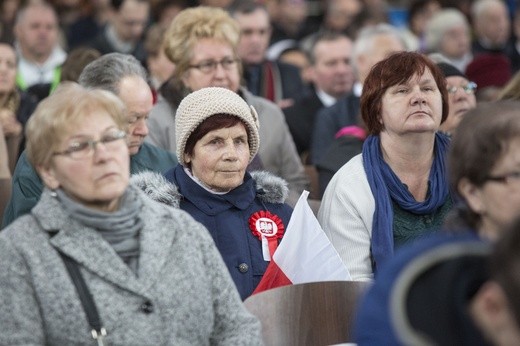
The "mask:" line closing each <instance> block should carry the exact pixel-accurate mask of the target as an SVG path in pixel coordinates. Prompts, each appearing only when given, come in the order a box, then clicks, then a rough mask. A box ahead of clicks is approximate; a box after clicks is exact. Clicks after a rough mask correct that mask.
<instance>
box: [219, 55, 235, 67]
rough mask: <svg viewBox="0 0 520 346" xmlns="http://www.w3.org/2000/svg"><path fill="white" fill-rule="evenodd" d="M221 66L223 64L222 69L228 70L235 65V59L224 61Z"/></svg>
mask: <svg viewBox="0 0 520 346" xmlns="http://www.w3.org/2000/svg"><path fill="white" fill-rule="evenodd" d="M221 64H222V67H224V68H225V69H228V68H230V67H231V66H233V65H234V64H235V59H233V58H225V59H222V62H221Z"/></svg>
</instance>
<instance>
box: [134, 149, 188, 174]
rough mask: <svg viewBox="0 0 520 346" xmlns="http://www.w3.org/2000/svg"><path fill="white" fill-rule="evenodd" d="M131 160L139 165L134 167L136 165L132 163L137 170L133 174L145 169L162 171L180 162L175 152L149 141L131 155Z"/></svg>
mask: <svg viewBox="0 0 520 346" xmlns="http://www.w3.org/2000/svg"><path fill="white" fill-rule="evenodd" d="M130 161H131V162H132V163H134V164H137V166H138V167H135V168H134V165H131V167H133V168H134V169H135V170H136V171H133V172H132V174H134V173H137V172H139V171H143V170H151V171H155V172H160V173H162V172H164V171H166V170H167V169H169V168H171V167H172V166H175V165H176V164H177V162H178V161H177V157H176V156H175V155H174V154H173V153H171V152H169V151H167V150H164V149H162V148H159V147H156V146H155V145H153V144H150V143H147V142H144V143H143V144H142V145H141V148H140V149H139V152H138V153H137V154H135V155H132V156H130Z"/></svg>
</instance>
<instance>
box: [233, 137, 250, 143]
mask: <svg viewBox="0 0 520 346" xmlns="http://www.w3.org/2000/svg"><path fill="white" fill-rule="evenodd" d="M246 143H247V140H246V139H245V138H244V137H238V138H235V144H246Z"/></svg>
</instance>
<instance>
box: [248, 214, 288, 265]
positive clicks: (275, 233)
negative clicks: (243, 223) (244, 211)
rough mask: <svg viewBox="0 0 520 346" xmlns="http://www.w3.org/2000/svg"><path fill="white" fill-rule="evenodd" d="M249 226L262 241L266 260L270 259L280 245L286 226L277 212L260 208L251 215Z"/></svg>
mask: <svg viewBox="0 0 520 346" xmlns="http://www.w3.org/2000/svg"><path fill="white" fill-rule="evenodd" d="M249 228H250V229H251V232H252V233H253V235H254V236H255V237H257V238H258V239H260V240H261V241H262V252H263V255H264V260H265V261H270V260H271V258H272V257H273V255H274V252H275V251H276V248H277V247H278V239H280V238H282V237H283V233H284V230H285V227H284V225H283V222H282V219H280V217H279V216H278V215H276V214H273V213H271V212H269V211H266V210H260V211H257V212H256V213H254V214H253V215H251V216H250V217H249Z"/></svg>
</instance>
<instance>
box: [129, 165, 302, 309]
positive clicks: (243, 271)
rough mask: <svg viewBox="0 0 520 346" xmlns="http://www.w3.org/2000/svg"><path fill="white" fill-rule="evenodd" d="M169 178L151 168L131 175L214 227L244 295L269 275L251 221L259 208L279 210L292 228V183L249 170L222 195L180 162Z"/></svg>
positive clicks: (158, 197) (161, 197) (146, 188)
mask: <svg viewBox="0 0 520 346" xmlns="http://www.w3.org/2000/svg"><path fill="white" fill-rule="evenodd" d="M165 177H166V179H167V181H168V182H169V183H170V184H168V182H166V181H164V179H163V182H161V177H157V176H156V175H152V174H149V173H145V174H139V175H137V176H134V177H132V184H134V185H138V186H140V187H141V188H142V189H143V190H144V191H145V192H147V193H149V194H150V195H151V197H152V198H154V199H156V200H158V201H162V202H163V203H166V204H169V205H172V206H175V207H176V206H179V207H180V208H181V209H183V210H185V211H187V212H188V213H189V214H190V215H191V216H193V218H194V219H195V220H197V221H199V222H200V223H202V224H203V225H204V226H206V228H207V229H208V230H209V233H210V234H211V236H212V237H213V240H214V241H215V244H216V245H217V248H218V250H219V252H220V254H221V255H222V258H223V259H224V262H225V263H226V266H227V268H228V270H229V272H230V273H231V277H232V278H233V281H234V282H235V285H236V286H237V288H238V292H239V293H240V296H241V297H242V299H246V298H247V297H249V296H250V295H251V293H253V291H254V289H255V288H256V286H257V285H258V283H259V282H260V279H261V278H262V276H263V275H264V272H265V270H266V269H267V265H268V264H269V262H267V261H265V260H264V258H263V254H262V243H261V241H260V239H258V238H257V237H255V236H254V235H253V234H252V232H251V229H250V227H249V220H250V218H251V216H252V215H253V214H254V213H256V212H257V211H261V210H264V211H269V212H271V213H272V214H275V215H277V216H278V217H279V218H280V219H281V221H282V223H283V226H284V228H287V225H288V224H289V219H290V217H291V213H292V208H291V207H289V206H288V205H287V204H284V203H283V201H284V200H285V198H286V197H287V194H288V188H287V186H286V185H287V183H286V182H285V181H283V180H282V179H281V178H278V177H275V176H273V175H271V174H270V173H268V172H253V173H252V175H250V174H249V173H246V175H245V177H244V182H243V184H242V185H240V186H239V187H237V188H235V189H233V190H231V191H230V192H228V193H226V194H223V195H216V194H212V193H210V192H209V191H207V190H206V189H204V188H203V187H201V186H200V185H199V184H197V183H196V182H194V181H193V179H191V178H190V177H189V176H188V175H187V174H186V172H185V171H184V168H183V167H182V166H181V165H180V164H179V165H177V167H175V168H174V169H172V170H170V171H168V172H167V173H166V174H165Z"/></svg>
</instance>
